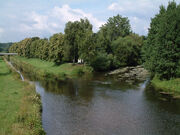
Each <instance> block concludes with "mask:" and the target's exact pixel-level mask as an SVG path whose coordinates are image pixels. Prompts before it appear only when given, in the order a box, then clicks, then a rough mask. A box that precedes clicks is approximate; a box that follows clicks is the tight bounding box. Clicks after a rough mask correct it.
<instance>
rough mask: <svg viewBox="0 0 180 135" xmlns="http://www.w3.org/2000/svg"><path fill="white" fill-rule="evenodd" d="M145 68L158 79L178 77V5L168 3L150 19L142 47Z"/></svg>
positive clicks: (179, 39)
mask: <svg viewBox="0 0 180 135" xmlns="http://www.w3.org/2000/svg"><path fill="white" fill-rule="evenodd" d="M142 50H143V51H142V52H143V59H144V61H145V67H146V68H147V69H148V70H149V71H151V73H153V74H156V75H158V76H159V78H160V79H171V78H177V77H180V5H177V4H176V2H175V1H172V2H169V4H168V6H167V8H165V7H164V6H161V7H160V11H159V13H158V14H157V15H156V16H155V17H154V18H152V20H151V24H150V29H149V33H148V36H147V40H146V42H145V45H144V46H143V49H142Z"/></svg>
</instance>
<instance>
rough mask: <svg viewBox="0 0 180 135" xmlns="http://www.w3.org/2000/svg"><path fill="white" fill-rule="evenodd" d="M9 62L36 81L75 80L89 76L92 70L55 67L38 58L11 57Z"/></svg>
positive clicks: (78, 66) (76, 66) (81, 66)
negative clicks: (33, 77) (82, 76)
mask: <svg viewBox="0 0 180 135" xmlns="http://www.w3.org/2000/svg"><path fill="white" fill-rule="evenodd" d="M11 62H12V63H13V65H15V66H16V67H17V68H20V69H22V71H23V72H25V73H28V74H30V75H33V76H35V77H36V78H37V79H43V80H44V79H45V80H54V79H56V80H65V79H69V78H76V77H78V76H81V75H84V74H90V73H91V72H92V71H93V69H92V68H91V67H89V66H86V65H81V64H73V63H64V64H61V65H56V64H55V63H54V62H52V61H51V62H50V61H44V60H41V59H38V58H29V59H28V58H25V57H20V56H16V57H12V58H11Z"/></svg>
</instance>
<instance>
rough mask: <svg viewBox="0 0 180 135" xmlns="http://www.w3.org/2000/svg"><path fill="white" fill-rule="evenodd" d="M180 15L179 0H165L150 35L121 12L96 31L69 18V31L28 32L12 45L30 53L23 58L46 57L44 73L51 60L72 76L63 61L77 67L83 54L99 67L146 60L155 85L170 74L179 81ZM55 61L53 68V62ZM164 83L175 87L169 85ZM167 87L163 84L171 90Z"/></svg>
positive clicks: (87, 61)
mask: <svg viewBox="0 0 180 135" xmlns="http://www.w3.org/2000/svg"><path fill="white" fill-rule="evenodd" d="M179 18H180V5H177V4H176V2H174V1H172V2H169V4H168V6H167V7H164V6H161V7H160V11H159V13H158V14H156V15H155V17H154V18H152V19H151V24H150V28H149V32H148V35H147V37H145V36H139V35H138V34H135V33H133V31H132V29H131V26H130V23H129V19H128V18H127V17H122V16H121V15H119V14H118V15H116V16H113V17H110V18H109V19H108V20H107V22H106V23H105V24H104V25H102V26H101V27H100V30H99V31H98V32H96V33H94V32H93V31H92V24H90V22H89V20H87V19H81V20H80V21H74V22H71V21H70V22H67V23H66V26H65V29H64V34H63V33H57V34H54V35H53V36H51V37H50V38H49V39H40V38H39V37H32V38H26V39H24V40H22V41H20V42H17V43H14V44H13V45H12V46H11V47H10V49H9V51H10V52H16V53H18V54H19V55H20V56H23V57H26V60H25V58H22V59H21V58H20V57H18V59H19V60H20V59H21V60H23V59H24V61H29V62H30V61H31V60H32V58H33V59H34V58H36V60H37V61H40V60H38V59H41V60H43V61H47V63H48V64H44V65H43V66H39V69H40V68H41V69H43V68H44V67H46V68H44V69H45V70H44V71H43V72H44V74H45V76H49V75H50V74H49V70H48V68H47V67H48V66H47V65H51V64H50V63H51V62H54V63H55V64H56V65H60V67H62V68H60V69H58V68H56V70H55V71H56V73H55V72H54V73H55V74H59V75H58V76H64V75H65V74H69V75H70V76H71V73H67V72H66V71H65V72H66V73H65V74H64V73H62V72H61V70H64V69H63V67H64V66H68V67H69V66H70V67H72V65H71V64H67V63H77V62H78V60H81V61H83V63H85V64H86V65H88V66H91V67H92V68H93V69H94V70H95V71H109V70H114V69H118V68H122V67H126V66H137V65H140V64H143V65H144V67H145V68H146V69H147V70H149V72H150V73H151V75H152V76H154V77H156V78H158V80H159V81H156V82H157V83H152V84H153V85H156V87H159V86H160V85H158V84H160V82H161V81H162V82H164V81H169V80H171V82H172V84H176V81H175V83H174V80H179V78H180V25H179V24H180V19H179ZM28 59H29V60H28ZM34 60H35V59H34ZM36 60H35V61H36ZM31 64H32V63H31ZM64 64H65V65H64ZM32 65H33V64H32ZM39 65H41V64H39ZM50 67H51V68H49V69H53V68H54V67H53V66H50ZM67 69H68V68H67ZM59 70H60V71H59ZM78 70H79V69H78ZM34 71H35V70H34ZM34 71H33V72H34ZM81 71H82V70H81ZM81 71H78V72H79V73H81ZM68 72H69V71H68ZM70 72H71V70H70ZM83 72H84V71H83ZM65 76H66V75H65ZM156 78H154V80H157V79H156ZM152 82H155V81H152ZM164 87H167V89H169V90H170V91H173V89H171V88H170V87H168V86H166V85H165V86H164ZM164 87H163V89H162V90H164V91H166V90H165V89H164ZM175 87H178V86H177V85H176V86H175Z"/></svg>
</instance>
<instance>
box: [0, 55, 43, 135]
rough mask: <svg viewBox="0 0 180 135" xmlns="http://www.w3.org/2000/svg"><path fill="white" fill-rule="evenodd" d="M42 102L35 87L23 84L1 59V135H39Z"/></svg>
mask: <svg viewBox="0 0 180 135" xmlns="http://www.w3.org/2000/svg"><path fill="white" fill-rule="evenodd" d="M40 107H41V102H40V98H39V96H38V95H36V92H35V89H34V86H32V85H29V84H28V83H27V82H22V81H21V80H20V78H19V75H18V74H17V73H15V72H12V71H11V70H10V69H9V67H8V66H7V65H6V63H5V62H4V61H3V60H2V58H0V135H30V134H33V135H38V134H43V133H44V131H43V129H42V126H41V114H40Z"/></svg>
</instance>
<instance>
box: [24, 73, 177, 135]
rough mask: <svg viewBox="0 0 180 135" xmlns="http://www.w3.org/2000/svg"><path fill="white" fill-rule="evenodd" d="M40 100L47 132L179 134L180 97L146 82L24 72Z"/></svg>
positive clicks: (53, 134)
mask: <svg viewBox="0 0 180 135" xmlns="http://www.w3.org/2000/svg"><path fill="white" fill-rule="evenodd" d="M24 76H25V78H28V79H29V80H30V81H33V82H34V83H35V86H36V91H37V92H38V93H39V94H40V95H41V100H42V109H43V111H42V123H43V128H44V130H45V132H46V133H47V135H180V101H177V100H172V99H169V98H166V97H163V96H160V95H158V94H157V92H155V91H154V90H153V88H152V87H149V86H147V85H148V79H147V80H146V81H144V82H136V83H135V84H128V83H124V82H119V81H115V80H114V79H113V78H107V77H105V76H104V75H95V76H94V77H90V78H79V79H72V80H68V81H64V82H62V81H61V82H60V81H40V80H38V81H37V80H36V79H33V78H32V77H30V76H29V75H28V76H27V75H25V74H24Z"/></svg>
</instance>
